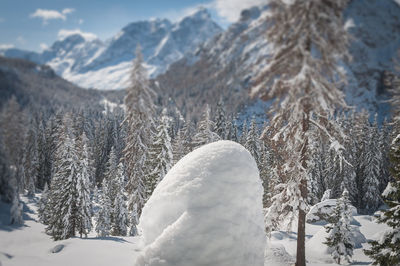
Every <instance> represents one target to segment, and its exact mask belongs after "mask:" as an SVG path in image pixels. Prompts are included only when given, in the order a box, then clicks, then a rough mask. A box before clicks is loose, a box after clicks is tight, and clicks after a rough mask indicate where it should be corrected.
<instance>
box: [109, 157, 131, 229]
mask: <svg viewBox="0 0 400 266" xmlns="http://www.w3.org/2000/svg"><path fill="white" fill-rule="evenodd" d="M113 186H114V187H115V189H116V195H115V198H114V202H113V209H112V217H113V220H112V222H111V235H113V236H126V234H127V227H128V222H129V220H128V212H127V210H126V203H125V194H124V191H125V189H124V166H123V164H122V163H119V165H118V173H117V175H116V176H115V178H114V180H113Z"/></svg>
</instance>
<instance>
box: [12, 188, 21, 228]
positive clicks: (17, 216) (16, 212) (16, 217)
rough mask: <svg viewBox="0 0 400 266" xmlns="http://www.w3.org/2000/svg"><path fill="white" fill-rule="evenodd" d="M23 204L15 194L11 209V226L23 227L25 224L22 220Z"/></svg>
mask: <svg viewBox="0 0 400 266" xmlns="http://www.w3.org/2000/svg"><path fill="white" fill-rule="evenodd" d="M22 207H23V205H22V203H21V201H20V199H19V194H18V193H15V194H14V198H13V201H12V204H11V209H10V224H15V225H21V224H23V223H24V220H23V218H22Z"/></svg>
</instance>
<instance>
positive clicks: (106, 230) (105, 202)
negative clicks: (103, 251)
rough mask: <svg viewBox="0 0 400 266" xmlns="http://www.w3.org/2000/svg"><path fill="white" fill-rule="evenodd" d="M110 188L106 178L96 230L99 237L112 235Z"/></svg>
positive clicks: (103, 184) (103, 183)
mask: <svg viewBox="0 0 400 266" xmlns="http://www.w3.org/2000/svg"><path fill="white" fill-rule="evenodd" d="M108 193H109V187H108V182H107V180H106V178H104V179H103V182H102V191H101V195H100V210H99V212H98V213H97V216H96V228H95V231H96V232H97V236H98V237H106V236H109V235H110V230H111V212H112V209H111V199H110V198H109V196H108Z"/></svg>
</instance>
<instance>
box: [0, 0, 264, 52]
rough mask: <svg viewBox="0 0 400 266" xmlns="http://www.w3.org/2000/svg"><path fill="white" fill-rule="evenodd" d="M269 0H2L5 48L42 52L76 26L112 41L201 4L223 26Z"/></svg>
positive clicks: (1, 28) (0, 26) (1, 43)
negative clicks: (136, 26)
mask: <svg viewBox="0 0 400 266" xmlns="http://www.w3.org/2000/svg"><path fill="white" fill-rule="evenodd" d="M266 1H267V0H96V1H94V0H0V33H1V34H0V49H1V48H11V47H14V48H19V49H24V50H31V51H42V50H43V49H46V48H47V47H49V46H51V45H52V44H53V43H54V42H55V41H56V40H57V39H60V38H62V36H65V35H66V34H68V33H69V32H71V31H75V32H77V31H79V32H84V33H87V34H88V36H93V37H98V38H100V39H102V40H106V39H108V38H110V37H112V36H113V35H115V34H117V33H118V32H119V31H120V30H121V29H122V28H123V27H124V26H126V25H127V24H129V23H131V22H134V21H139V20H148V19H152V18H168V19H170V20H171V21H179V20H180V19H181V18H182V17H184V16H186V15H189V14H191V13H193V12H194V11H195V10H196V9H198V8H199V7H206V8H208V9H209V10H210V13H211V15H212V17H213V19H214V20H215V21H216V22H217V23H218V24H219V25H220V26H222V27H223V28H226V27H228V26H229V25H230V24H231V23H232V22H235V21H236V20H237V19H238V18H239V15H240V11H241V10H242V9H244V8H248V7H251V6H254V5H257V4H261V3H263V2H266Z"/></svg>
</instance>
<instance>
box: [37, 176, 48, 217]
mask: <svg viewBox="0 0 400 266" xmlns="http://www.w3.org/2000/svg"><path fill="white" fill-rule="evenodd" d="M48 201H49V187H48V185H47V183H45V185H44V189H43V191H42V196H41V197H40V200H39V207H38V214H39V215H38V216H39V221H40V222H42V223H43V224H47V223H48V221H49V217H50V213H49V209H48V208H47V206H49V205H48Z"/></svg>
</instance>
